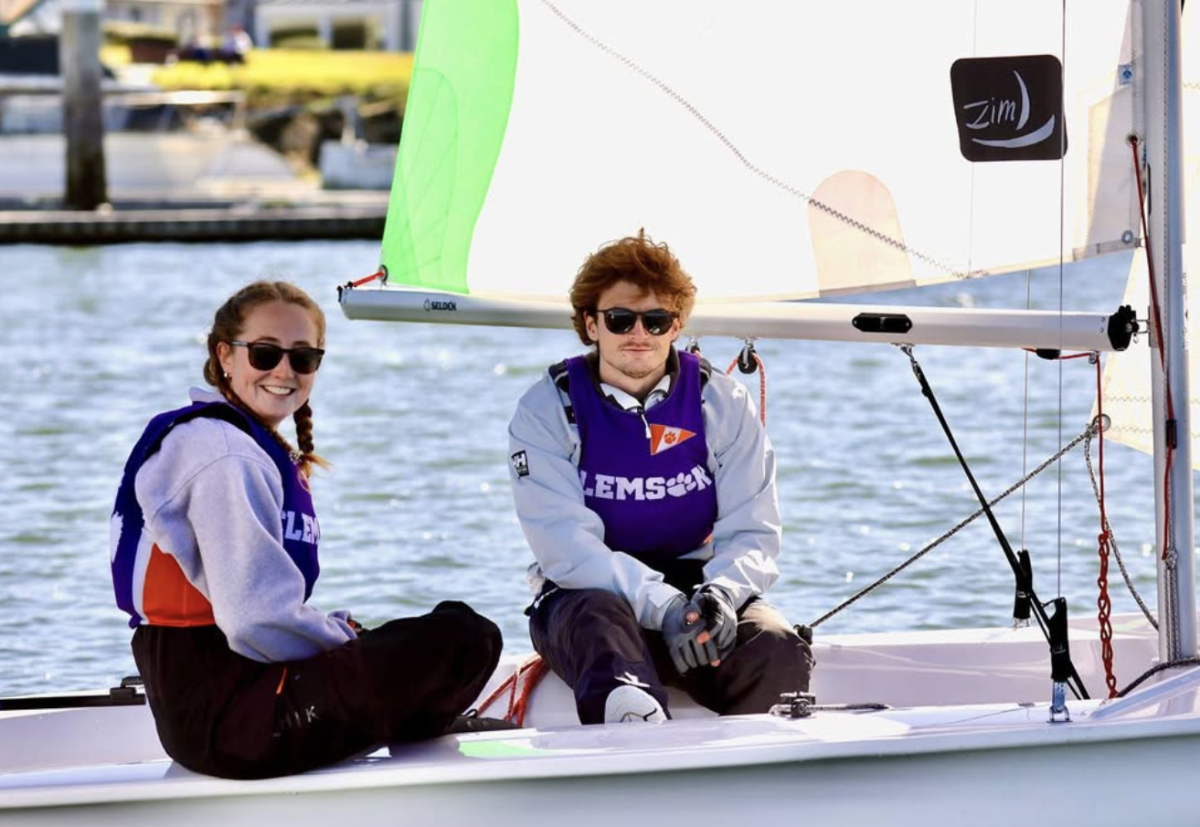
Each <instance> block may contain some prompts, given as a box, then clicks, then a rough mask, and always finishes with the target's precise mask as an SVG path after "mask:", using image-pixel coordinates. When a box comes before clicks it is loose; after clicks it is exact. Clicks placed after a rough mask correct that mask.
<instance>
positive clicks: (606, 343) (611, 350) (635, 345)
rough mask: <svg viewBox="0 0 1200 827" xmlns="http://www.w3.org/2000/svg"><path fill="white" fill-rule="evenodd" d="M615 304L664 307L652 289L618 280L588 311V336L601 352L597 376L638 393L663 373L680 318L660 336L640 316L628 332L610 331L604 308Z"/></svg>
mask: <svg viewBox="0 0 1200 827" xmlns="http://www.w3.org/2000/svg"><path fill="white" fill-rule="evenodd" d="M618 307H619V308H624V309H626V310H633V311H635V312H645V311H647V310H660V309H666V308H665V306H664V305H663V303H662V302H661V301H659V299H658V297H657V296H656V295H655V294H654V292H653V291H649V292H642V290H641V288H639V287H637V286H636V285H634V284H633V283H631V282H628V281H619V282H616V283H615V284H613V285H612V286H611V287H609V288H608V289H607V290H605V291H604V292H603V293H601V294H600V298H599V299H598V300H597V302H596V312H595V313H588V314H587V332H588V336H589V338H591V340H592V341H593V342H595V343H596V346H597V349H598V351H599V354H600V379H601V380H602V381H604V382H607V383H608V384H610V385H613V386H615V387H618V388H620V389H621V390H623V391H625V392H626V393H630V394H633V395H634V396H640V395H641V394H642V393H645V392H646V391H648V390H650V389H651V388H653V387H654V386H655V385H656V384H657V383H658V380H659V379H661V378H662V377H663V374H665V373H666V364H667V356H668V355H669V354H670V348H671V345H672V343H673V342H674V341H675V340H676V339H678V338H679V320H678V319H676V320H674V321H673V322H672V323H671V327H670V328H669V329H668V330H667V331H666V332H665V333H663V334H662V335H659V336H654V335H652V334H650V333H649V332H647V330H646V326H645V323H644V322H643V320H642V319H640V318H639V319H638V320H637V322H636V323H635V324H634V325H633V329H632V330H630V331H629V332H628V333H623V334H621V333H613V332H612V331H610V330H609V329H608V327H607V326H606V325H605V323H604V311H605V310H612V309H614V308H618Z"/></svg>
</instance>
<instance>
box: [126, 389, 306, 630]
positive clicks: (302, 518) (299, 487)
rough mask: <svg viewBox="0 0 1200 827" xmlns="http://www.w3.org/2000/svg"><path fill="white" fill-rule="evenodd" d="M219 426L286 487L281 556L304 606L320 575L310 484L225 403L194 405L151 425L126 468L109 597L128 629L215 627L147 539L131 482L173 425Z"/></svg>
mask: <svg viewBox="0 0 1200 827" xmlns="http://www.w3.org/2000/svg"><path fill="white" fill-rule="evenodd" d="M201 416H206V417H213V418H216V419H223V420H225V421H226V422H229V423H231V424H233V425H236V426H237V427H238V428H241V429H242V430H243V431H246V432H247V433H248V434H250V436H251V437H253V438H254V441H255V442H257V443H258V446H259V447H260V448H262V449H263V450H264V451H266V452H267V455H268V456H270V457H271V459H272V460H273V461H274V463H275V466H276V467H277V468H278V469H279V474H280V477H281V478H282V480H283V511H282V513H281V515H280V518H281V520H282V522H283V548H284V550H285V551H287V554H288V557H290V558H291V559H292V562H293V563H295V564H296V568H298V569H299V570H300V573H301V574H302V575H303V576H304V599H305V600H308V598H309V597H310V596H311V595H312V590H313V586H314V585H315V584H316V582H317V577H318V576H319V575H320V573H321V566H320V563H319V562H318V560H317V541H318V540H319V539H320V528H319V527H318V525H317V517H316V512H315V510H314V509H313V501H312V493H311V491H310V490H309V487H308V480H307V479H305V478H304V476H303V475H302V474H301V473H300V472H299V469H298V468H297V467H296V463H295V462H293V461H292V458H291V457H290V456H289V455H288V452H287V451H285V450H284V449H283V446H282V445H280V444H279V443H278V442H276V441H275V439H274V438H273V437H272V436H271V434H270V433H268V432H267V430H266V429H265V428H263V427H262V426H261V425H259V424H258V423H257V422H254V421H252V420H251V419H250V417H248V416H246V415H245V414H244V413H242V412H241V411H239V410H237V409H236V408H234V407H233V406H232V405H226V404H225V403H223V402H195V403H193V404H191V405H189V406H187V407H186V408H179V409H177V410H174V411H168V412H166V413H162V414H159V415H158V416H156V417H154V418H153V419H152V420H150V424H149V425H147V426H146V430H145V431H144V432H143V433H142V436H141V438H140V439H139V440H138V442H137V444H136V445H135V446H134V448H133V451H132V453H131V454H130V456H129V460H128V461H127V462H126V464H125V473H124V475H123V477H122V479H121V485H120V487H119V488H118V490H117V500H116V505H115V506H114V508H113V515H114V517H115V518H116V524H117V525H118V526H119V534H118V536H116V537H115V538H114V540H115V542H116V547H115V548H114V549H113V554H112V579H113V589H114V591H115V593H116V599H117V605H118V606H119V607H120V608H122V609H124V610H125V611H126V612H128V613H129V616H130V620H129V625H130V627H131V628H136V627H137V626H139V625H140V624H142V623H149V624H154V625H166V626H203V625H211V624H212V623H214V622H215V621H214V620H213V617H212V607H211V606H210V605H209V604H208V600H207V599H206V598H205V597H204V596H203V595H202V594H200V593H199V592H198V591H196V590H195V589H194V587H192V586H191V585H190V584H188V583H187V582H186V580H185V579H184V578H183V573H182V572H181V571H180V570H179V566H178V564H176V563H175V562H174V559H173V558H171V557H170V555H168V554H165V553H164V552H163V551H162V550H160V549H159V548H158V546H157V544H153V543H150V542H148V538H146V537H145V536H144V532H145V516H144V515H143V514H142V508H141V506H140V505H139V504H138V501H137V495H136V493H135V491H134V480H135V479H136V477H137V473H138V471H139V470H140V469H141V467H142V465H143V464H144V463H145V462H146V460H147V459H149V458H150V456H151V455H153V454H154V453H155V452H156V451H157V450H158V449H159V447H160V446H161V445H162V441H163V440H164V439H165V438H166V437H167V434H169V433H170V432H171V429H172V428H174V427H175V426H176V425H179V424H182V423H184V422H187V421H189V420H191V419H196V418H197V417H201Z"/></svg>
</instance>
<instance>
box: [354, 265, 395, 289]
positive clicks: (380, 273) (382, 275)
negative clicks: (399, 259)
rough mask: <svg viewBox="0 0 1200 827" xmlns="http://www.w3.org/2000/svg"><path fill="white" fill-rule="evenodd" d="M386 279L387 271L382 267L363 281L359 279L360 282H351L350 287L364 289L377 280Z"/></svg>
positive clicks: (363, 278)
mask: <svg viewBox="0 0 1200 827" xmlns="http://www.w3.org/2000/svg"><path fill="white" fill-rule="evenodd" d="M386 277H387V270H384V269H383V268H382V267H380V268H379V269H378V270H376V271H375V272H374V273H372V274H371V275H369V276H364V277H362V278H361V279H359V280H358V281H352V282H350V287H362V286H363V285H364V284H366V283H367V282H371V281H375V279H382V278H386Z"/></svg>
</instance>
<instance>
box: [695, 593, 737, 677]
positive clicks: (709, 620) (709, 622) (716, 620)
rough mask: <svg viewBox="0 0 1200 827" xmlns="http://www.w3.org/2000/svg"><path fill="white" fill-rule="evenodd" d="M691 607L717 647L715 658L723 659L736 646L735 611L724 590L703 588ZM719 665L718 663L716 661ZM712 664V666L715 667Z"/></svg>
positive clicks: (715, 664)
mask: <svg viewBox="0 0 1200 827" xmlns="http://www.w3.org/2000/svg"><path fill="white" fill-rule="evenodd" d="M691 605H694V606H696V607H698V608H699V610H700V617H701V618H702V619H703V621H704V628H706V629H707V630H708V633H709V634H710V635H711V636H712V639H713V642H714V643H715V644H716V647H717V658H719V659H723V658H725V657H727V656H728V655H729V653H730V652H732V651H733V647H734V646H736V645H737V624H738V617H737V610H736V609H735V608H734V607H733V602H732V601H731V600H730V599H729V595H728V594H726V593H725V590H724V589H721V588H719V587H717V586H705V587H704V588H702V589H700V591H698V592H696V596H695V597H693V598H692V603H691ZM718 663H719V661H718ZM717 665H718V664H717V663H714V664H713V666H717Z"/></svg>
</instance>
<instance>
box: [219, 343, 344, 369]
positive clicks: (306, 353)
mask: <svg viewBox="0 0 1200 827" xmlns="http://www.w3.org/2000/svg"><path fill="white" fill-rule="evenodd" d="M229 344H231V345H236V346H237V347H244V348H246V354H247V355H248V356H249V357H250V367H252V368H254V369H255V370H274V369H275V366H276V365H278V364H279V361H280V360H281V359H283V354H285V353H286V354H287V357H288V362H290V363H291V365H292V370H294V371H296V373H302V374H308V373H316V372H317V368H319V367H321V357H322V356H324V355H325V351H324V350H322V349H321V348H319V347H290V348H289V347H280V346H279V345H273V344H271V343H270V342H243V341H240V340H238V339H230V340H229Z"/></svg>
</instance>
